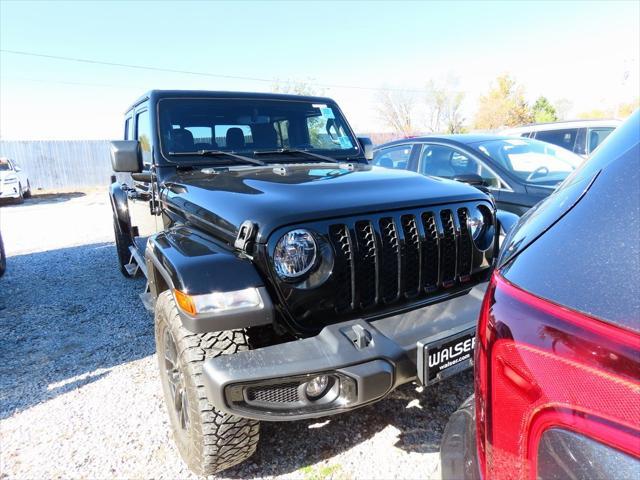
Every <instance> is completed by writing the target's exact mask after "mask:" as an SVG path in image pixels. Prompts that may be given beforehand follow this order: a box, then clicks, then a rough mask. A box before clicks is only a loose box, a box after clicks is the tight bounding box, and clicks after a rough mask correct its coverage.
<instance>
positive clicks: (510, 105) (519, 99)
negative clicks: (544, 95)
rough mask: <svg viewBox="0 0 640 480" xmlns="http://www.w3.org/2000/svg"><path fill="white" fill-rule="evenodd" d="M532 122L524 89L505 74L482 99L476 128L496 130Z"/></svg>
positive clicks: (477, 114)
mask: <svg viewBox="0 0 640 480" xmlns="http://www.w3.org/2000/svg"><path fill="white" fill-rule="evenodd" d="M532 120H533V115H532V114H531V110H530V109H529V106H528V105H527V102H526V100H525V99H524V88H523V87H522V86H521V85H518V83H517V82H516V81H515V80H514V79H513V78H511V77H510V76H509V75H507V74H504V75H501V76H499V77H498V78H497V79H496V81H495V84H494V85H492V87H491V88H490V89H489V92H488V93H487V94H486V95H483V96H481V97H480V102H479V105H478V111H477V113H476V118H475V127H476V128H478V129H480V130H495V129H498V128H501V127H514V126H516V125H522V124H524V123H530V122H531V121H532Z"/></svg>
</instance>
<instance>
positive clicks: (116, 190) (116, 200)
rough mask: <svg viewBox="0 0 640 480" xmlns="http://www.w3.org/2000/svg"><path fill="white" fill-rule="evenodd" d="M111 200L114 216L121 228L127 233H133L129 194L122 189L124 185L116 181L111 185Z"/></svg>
mask: <svg viewBox="0 0 640 480" xmlns="http://www.w3.org/2000/svg"><path fill="white" fill-rule="evenodd" d="M109 200H111V209H112V210H113V217H114V219H116V220H117V221H118V226H119V227H120V230H121V231H122V232H125V233H127V234H131V219H130V217H129V206H128V204H127V194H126V192H125V191H124V190H123V189H122V185H120V184H119V183H117V182H115V181H114V182H112V183H111V185H110V186H109Z"/></svg>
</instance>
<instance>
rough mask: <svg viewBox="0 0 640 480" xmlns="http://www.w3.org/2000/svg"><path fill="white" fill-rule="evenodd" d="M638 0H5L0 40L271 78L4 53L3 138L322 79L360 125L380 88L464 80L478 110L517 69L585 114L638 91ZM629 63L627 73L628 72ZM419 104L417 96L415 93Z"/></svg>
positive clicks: (92, 128) (91, 127)
mask: <svg viewBox="0 0 640 480" xmlns="http://www.w3.org/2000/svg"><path fill="white" fill-rule="evenodd" d="M639 5H640V2H637V1H628V2H626V1H625V2H612V1H611V2H545V1H540V2H527V3H524V2H518V3H515V2H514V3H509V2H458V3H451V2H448V3H441V2H407V3H404V2H393V3H392V2H352V3H347V2H330V1H325V2H318V3H311V2H13V1H7V0H2V1H1V2H0V32H1V33H0V48H1V49H4V50H18V51H25V52H33V53H40V54H46V55H58V56H67V57H75V58H86V59H94V60H99V61H106V62H116V63H126V64H138V65H149V66H157V67H163V68H170V69H179V70H189V71H199V72H210V73H218V74H223V75H235V76H246V77H256V78H263V79H266V80H268V81H266V82H260V81H245V80H233V79H225V78H214V77H203V76H195V75H186V74H177V73H167V72H154V71H142V70H134V69H129V68H120V67H112V66H101V65H89V64H84V63H76V62H68V61H60V60H53V59H45V58H38V57H28V56H20V55H15V54H11V53H6V52H2V53H1V57H0V102H1V106H0V135H1V136H2V138H4V139H39V138H112V137H117V136H119V135H120V131H121V126H120V123H121V117H122V113H123V111H124V109H125V108H126V106H127V105H128V104H129V103H131V101H132V100H134V99H135V98H136V97H138V96H139V95H140V94H141V93H143V92H144V91H146V90H148V89H151V88H185V89H186V88H199V89H212V90H214V89H218V90H250V91H267V90H269V89H270V87H271V85H272V81H271V80H272V79H276V78H280V79H305V80H306V79H313V80H314V81H315V82H317V83H319V84H331V85H351V86H359V87H368V88H370V90H366V89H348V88H325V89H324V93H325V94H327V95H329V96H332V97H334V98H335V99H336V100H337V101H338V102H339V103H340V104H341V105H342V106H343V109H344V110H345V111H346V113H347V115H348V117H349V118H350V119H351V122H352V123H353V124H354V126H355V128H356V129H357V130H360V131H370V130H382V129H384V125H382V124H381V122H380V120H379V119H378V117H377V115H376V113H375V108H374V107H375V96H376V92H375V89H377V88H380V87H381V86H383V85H384V86H389V87H394V88H405V89H412V90H421V89H423V88H424V85H425V84H426V82H427V81H428V80H429V79H433V80H435V81H444V79H445V78H446V77H450V76H453V77H457V78H458V79H459V83H458V89H460V90H463V91H465V92H466V101H465V113H466V114H467V116H468V117H469V118H471V117H472V116H473V111H474V108H475V104H476V101H477V97H478V96H479V95H480V94H482V93H483V92H485V91H486V90H487V89H488V87H489V84H490V82H491V80H492V79H493V78H495V77H496V76H497V75H499V74H501V73H504V72H508V73H511V74H512V75H514V76H515V77H516V78H517V79H518V80H519V81H520V82H521V83H522V84H523V85H524V86H525V87H526V92H527V97H528V98H530V99H531V100H533V99H535V98H536V97H537V96H538V95H540V94H544V95H546V96H548V97H549V98H550V99H552V100H555V99H559V98H567V99H569V100H570V101H572V102H573V104H574V110H575V112H578V111H581V110H587V109H592V108H597V107H609V106H611V105H612V104H614V103H617V102H620V101H623V100H631V99H632V98H633V97H634V96H637V95H638V94H639V92H638V90H639V89H640V85H639V83H638V82H639V79H638V68H639V67H638V65H639V64H638V58H639V56H640V55H639V51H640V46H639V45H640V7H639ZM625 71H630V72H631V74H630V75H629V77H627V78H626V80H625V79H624V72H625ZM420 101H422V100H421V98H420V95H418V94H416V102H420Z"/></svg>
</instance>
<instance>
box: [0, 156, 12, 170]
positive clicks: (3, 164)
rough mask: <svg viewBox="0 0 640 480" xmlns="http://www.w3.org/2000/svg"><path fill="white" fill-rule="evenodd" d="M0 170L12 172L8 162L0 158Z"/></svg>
mask: <svg viewBox="0 0 640 480" xmlns="http://www.w3.org/2000/svg"><path fill="white" fill-rule="evenodd" d="M0 170H12V168H11V165H10V164H9V161H8V160H5V159H4V158H0Z"/></svg>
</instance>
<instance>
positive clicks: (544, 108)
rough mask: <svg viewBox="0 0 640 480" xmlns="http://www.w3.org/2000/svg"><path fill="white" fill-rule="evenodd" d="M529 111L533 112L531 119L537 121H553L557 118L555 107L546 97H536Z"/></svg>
mask: <svg viewBox="0 0 640 480" xmlns="http://www.w3.org/2000/svg"><path fill="white" fill-rule="evenodd" d="M531 113H533V120H534V121H535V122H537V123H544V122H555V121H557V120H558V114H557V113H556V109H555V108H554V106H553V105H551V102H549V100H547V98H546V97H542V96H540V97H538V99H537V100H536V103H534V104H533V108H532V109H531Z"/></svg>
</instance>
